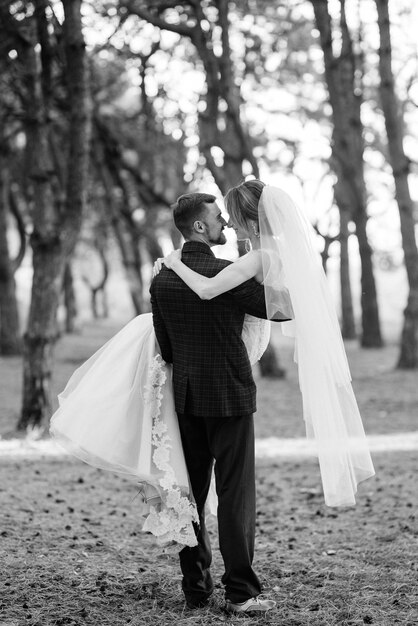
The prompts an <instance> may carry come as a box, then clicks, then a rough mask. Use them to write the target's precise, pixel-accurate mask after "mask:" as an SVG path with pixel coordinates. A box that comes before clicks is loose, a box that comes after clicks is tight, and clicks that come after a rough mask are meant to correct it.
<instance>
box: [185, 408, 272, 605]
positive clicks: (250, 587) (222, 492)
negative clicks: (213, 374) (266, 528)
mask: <svg viewBox="0 0 418 626" xmlns="http://www.w3.org/2000/svg"><path fill="white" fill-rule="evenodd" d="M178 419H179V425H180V432H181V438H182V443H183V449H184V455H185V459H186V465H187V469H188V472H189V476H190V482H191V486H192V490H193V495H194V497H195V500H196V505H197V509H198V512H199V518H200V527H199V528H197V527H196V529H195V530H196V537H197V540H198V545H197V546H195V547H193V548H190V547H185V548H183V550H182V551H181V552H180V565H181V569H182V573H183V582H182V585H183V592H184V595H185V596H186V599H187V600H188V601H189V602H193V603H198V602H199V601H201V600H204V599H205V598H207V597H208V596H209V595H210V594H211V593H212V591H213V582H212V578H211V575H210V565H211V561H212V553H211V548H210V542H209V536H208V532H207V530H206V526H205V512H204V506H205V502H206V498H207V495H208V491H209V486H210V479H211V472H212V465H213V460H214V459H215V461H216V464H215V478H216V491H217V494H218V530H219V547H220V550H221V554H222V558H223V561H224V565H225V573H224V575H223V577H222V582H223V584H224V585H225V597H226V598H227V599H228V600H231V601H232V602H243V601H245V600H248V598H251V597H253V596H257V595H258V594H259V593H261V586H260V582H259V580H258V578H257V575H256V574H255V572H254V570H253V568H252V561H253V556H254V536H255V515H256V512H255V469H254V421H253V416H252V415H244V416H240V417H220V418H218V419H214V418H205V417H197V416H194V415H189V414H184V415H178Z"/></svg>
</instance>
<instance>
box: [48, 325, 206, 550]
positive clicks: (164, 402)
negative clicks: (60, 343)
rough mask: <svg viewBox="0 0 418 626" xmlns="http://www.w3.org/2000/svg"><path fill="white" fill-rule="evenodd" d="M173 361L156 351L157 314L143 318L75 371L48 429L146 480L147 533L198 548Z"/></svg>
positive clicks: (64, 442)
mask: <svg viewBox="0 0 418 626" xmlns="http://www.w3.org/2000/svg"><path fill="white" fill-rule="evenodd" d="M171 378H172V376H171V366H169V365H167V364H166V363H165V362H164V361H163V360H162V358H161V356H160V355H159V354H158V352H157V350H156V339H155V334H154V329H153V324H152V315H151V313H147V314H144V315H139V316H138V317H136V318H135V319H133V320H132V321H131V322H129V323H128V324H127V325H126V326H125V327H124V328H123V329H122V330H121V331H120V332H119V333H117V334H116V335H115V336H114V337H113V338H112V339H110V341H108V342H107V343H106V344H105V345H104V346H103V347H102V348H100V350H98V351H97V352H96V353H95V354H94V355H93V356H92V357H91V358H90V359H88V360H87V361H86V362H85V363H84V364H83V365H82V366H81V367H79V368H78V369H77V370H76V371H75V372H74V374H73V375H72V376H71V378H70V380H69V382H68V384H67V386H66V387H65V389H64V391H63V392H62V393H61V394H60V395H59V396H58V399H59V408H58V410H57V411H56V413H55V414H54V415H53V416H52V418H51V425H50V433H51V436H52V437H53V438H54V439H55V441H56V442H57V443H59V444H60V445H61V446H63V447H64V448H65V449H66V450H67V451H68V452H69V453H70V454H72V455H74V456H76V457H77V458H79V459H81V460H82V461H84V462H86V463H89V464H90V465H93V466H94V467H98V468H101V469H105V470H110V471H113V472H117V473H119V474H123V475H125V476H128V477H130V478H132V479H134V480H135V481H136V482H138V483H139V484H140V490H141V491H142V494H143V496H144V499H145V500H146V501H149V502H151V503H152V505H151V506H150V510H149V514H148V516H147V517H146V520H145V523H144V526H143V530H145V531H148V532H152V533H153V534H154V535H155V536H156V537H158V538H159V539H160V540H163V541H171V540H174V541H178V542H179V543H182V544H185V545H196V537H195V533H194V530H193V524H192V522H197V520H198V517H197V511H196V507H195V504H194V501H193V495H192V493H191V490H190V485H189V478H188V473H187V469H186V463H185V460H184V454H183V449H182V444H181V438H180V431H179V426H178V421H177V416H176V412H175V407H174V396H173V389H172V380H171Z"/></svg>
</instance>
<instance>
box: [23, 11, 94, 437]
mask: <svg viewBox="0 0 418 626" xmlns="http://www.w3.org/2000/svg"><path fill="white" fill-rule="evenodd" d="M63 5H64V15H65V20H64V26H63V32H64V42H65V61H66V64H65V80H66V86H67V89H68V105H69V125H68V144H69V145H68V159H67V172H68V173H67V181H66V189H65V193H64V196H65V202H64V206H62V202H58V200H57V196H56V192H55V193H54V184H55V185H56V184H57V177H56V176H55V172H54V169H53V165H52V159H51V155H50V152H49V150H50V142H49V140H48V133H49V128H48V110H47V106H46V102H48V93H49V91H48V90H49V87H50V86H49V85H48V84H47V80H46V79H47V78H48V76H46V75H45V74H44V75H42V74H41V73H40V72H39V70H38V68H39V64H38V58H37V45H38V42H37V39H36V32H37V31H35V34H34V35H33V37H32V41H31V42H30V43H29V45H28V46H26V52H27V54H26V59H23V61H24V62H23V66H24V67H25V68H27V70H28V71H27V78H28V92H27V101H26V116H27V119H26V122H27V126H26V132H27V137H28V141H27V154H28V158H29V160H30V162H31V168H30V178H31V181H32V186H33V193H34V215H33V223H34V227H33V233H32V237H31V244H32V248H33V270H34V273H33V285H32V299H31V306H30V312H29V321H28V328H27V332H26V335H25V342H24V364H23V405H22V412H21V416H20V420H19V422H18V428H19V429H20V430H24V429H27V428H33V427H38V428H41V427H43V425H44V422H45V419H46V418H47V417H48V416H49V415H50V412H51V398H50V379H51V371H52V365H53V353H54V345H55V341H56V338H57V319H56V318H57V307H58V303H59V296H60V293H61V289H62V280H63V274H64V267H65V263H66V259H67V258H68V257H69V256H70V254H71V252H72V250H73V248H74V245H75V242H76V238H77V234H78V232H79V228H80V225H81V218H82V208H83V201H84V195H85V186H86V177H87V156H88V138H89V132H88V131H89V123H88V122H89V120H88V111H89V108H88V98H87V77H86V58H85V44H84V40H83V36H82V30H81V13H80V9H81V0H64V2H63ZM46 9H47V6H46V3H45V2H44V1H43V0H38V3H37V17H38V20H39V19H41V18H40V17H39V14H40V12H42V11H43V12H45V11H46ZM41 17H42V16H41ZM42 32H43V34H44V36H46V33H45V30H43V31H42ZM41 47H42V48H45V49H46V48H48V42H46V43H45V42H42V41H41ZM43 67H45V66H43ZM62 192H64V190H61V193H62ZM60 200H61V197H60Z"/></svg>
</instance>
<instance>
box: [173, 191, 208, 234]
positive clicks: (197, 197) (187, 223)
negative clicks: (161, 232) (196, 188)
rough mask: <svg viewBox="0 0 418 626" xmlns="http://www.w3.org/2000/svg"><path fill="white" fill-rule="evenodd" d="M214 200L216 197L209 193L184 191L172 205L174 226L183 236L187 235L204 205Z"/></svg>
mask: <svg viewBox="0 0 418 626" xmlns="http://www.w3.org/2000/svg"><path fill="white" fill-rule="evenodd" d="M215 201H216V197H215V196H212V194H210V193H199V192H196V193H185V194H183V195H182V196H180V197H179V198H177V202H176V203H175V205H174V206H173V219H174V224H175V225H176V228H178V230H179V231H180V232H181V234H182V235H183V237H185V238H187V237H189V236H190V235H191V234H192V232H193V224H194V222H195V221H196V220H199V219H202V217H203V215H204V213H205V210H206V207H205V204H206V203H207V204H211V203H212V202H215Z"/></svg>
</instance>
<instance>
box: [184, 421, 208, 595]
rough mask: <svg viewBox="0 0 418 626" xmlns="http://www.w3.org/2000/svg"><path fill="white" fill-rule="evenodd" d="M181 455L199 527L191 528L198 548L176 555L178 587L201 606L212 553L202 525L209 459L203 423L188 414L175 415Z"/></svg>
mask: <svg viewBox="0 0 418 626" xmlns="http://www.w3.org/2000/svg"><path fill="white" fill-rule="evenodd" d="M178 418H179V425H180V433H181V438H182V444H183V450H184V456H185V460H186V465H187V470H188V472H189V477H190V482H191V487H192V491H193V496H194V498H195V501H196V506H197V510H198V513H199V521H200V525H199V528H198V527H197V526H196V527H195V532H196V537H197V541H198V545H197V546H194V547H192V548H191V547H188V546H186V547H185V548H183V549H182V550H181V552H180V566H181V570H182V573H183V581H182V588H183V593H184V595H185V598H186V601H187V603H188V604H189V605H190V606H199V605H200V604H202V605H203V604H204V603H205V601H206V600H207V599H208V597H209V596H210V595H211V594H212V592H213V582H212V577H211V574H210V565H211V562H212V551H211V547H210V541H209V535H208V532H207V529H206V525H205V503H206V498H207V495H208V491H209V486H210V480H211V475H212V465H213V458H212V455H211V453H210V451H209V446H208V441H207V435H206V429H205V424H204V420H203V419H202V418H200V417H196V416H192V415H187V414H186V415H179V416H178Z"/></svg>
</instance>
